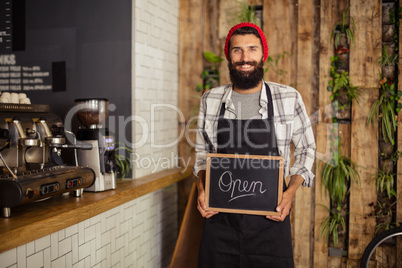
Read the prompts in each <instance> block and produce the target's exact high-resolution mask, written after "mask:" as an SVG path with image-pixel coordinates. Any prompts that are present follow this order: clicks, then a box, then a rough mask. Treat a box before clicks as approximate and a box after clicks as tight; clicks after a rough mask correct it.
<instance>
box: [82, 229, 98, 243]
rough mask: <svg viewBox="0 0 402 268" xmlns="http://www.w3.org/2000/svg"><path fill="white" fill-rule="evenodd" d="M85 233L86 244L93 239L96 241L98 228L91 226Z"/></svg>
mask: <svg viewBox="0 0 402 268" xmlns="http://www.w3.org/2000/svg"><path fill="white" fill-rule="evenodd" d="M84 233H85V243H87V242H89V241H91V240H92V239H95V235H96V226H95V225H91V226H89V227H87V228H85V230H84Z"/></svg>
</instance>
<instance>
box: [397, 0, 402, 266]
mask: <svg viewBox="0 0 402 268" xmlns="http://www.w3.org/2000/svg"><path fill="white" fill-rule="evenodd" d="M399 6H400V7H402V1H400V2H399ZM401 49H402V27H400V28H399V51H402V50H401ZM401 67H402V53H401V52H399V68H401ZM398 89H399V90H402V72H401V71H399V75H398ZM399 103H402V100H399ZM397 137H398V142H397V146H398V147H397V148H398V150H399V151H402V112H399V115H398V136H397ZM397 172H398V173H397V175H396V178H397V183H396V187H397V189H396V193H397V204H396V222H397V223H402V158H400V159H399V161H398V163H397ZM397 254H398V255H397V261H398V263H397V267H402V238H399V239H398V240H397Z"/></svg>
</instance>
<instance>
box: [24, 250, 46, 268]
mask: <svg viewBox="0 0 402 268" xmlns="http://www.w3.org/2000/svg"><path fill="white" fill-rule="evenodd" d="M40 267H43V251H39V252H38V253H35V254H33V255H31V256H29V257H28V258H27V268H40Z"/></svg>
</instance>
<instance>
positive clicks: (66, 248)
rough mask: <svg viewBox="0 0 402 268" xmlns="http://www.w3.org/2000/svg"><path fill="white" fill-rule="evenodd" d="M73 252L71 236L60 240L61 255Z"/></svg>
mask: <svg viewBox="0 0 402 268" xmlns="http://www.w3.org/2000/svg"><path fill="white" fill-rule="evenodd" d="M68 252H71V236H70V237H68V238H66V239H64V240H61V241H60V242H59V256H63V255H65V254H67V253H68Z"/></svg>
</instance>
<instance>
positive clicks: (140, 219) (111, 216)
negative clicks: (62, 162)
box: [0, 173, 188, 268]
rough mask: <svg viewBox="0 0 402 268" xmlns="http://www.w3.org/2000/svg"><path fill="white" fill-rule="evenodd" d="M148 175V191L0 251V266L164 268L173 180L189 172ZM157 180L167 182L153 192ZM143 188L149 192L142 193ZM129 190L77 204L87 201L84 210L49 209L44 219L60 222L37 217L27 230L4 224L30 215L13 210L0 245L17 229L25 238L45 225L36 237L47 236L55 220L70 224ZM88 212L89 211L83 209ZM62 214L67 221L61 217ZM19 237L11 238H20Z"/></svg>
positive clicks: (171, 239)
mask: <svg viewBox="0 0 402 268" xmlns="http://www.w3.org/2000/svg"><path fill="white" fill-rule="evenodd" d="M163 174H165V175H166V173H163ZM150 177H151V176H149V178H148V179H147V180H149V181H148V183H147V184H146V185H148V186H147V187H145V186H143V188H141V187H139V188H138V189H137V190H138V191H137V192H138V194H139V195H141V193H142V194H143V195H141V196H139V197H138V198H136V195H133V197H132V200H130V201H128V202H125V203H123V204H120V205H118V206H116V207H114V208H111V209H108V210H106V211H105V212H102V213H100V214H98V215H96V216H92V217H90V218H87V219H85V220H83V221H80V222H78V223H76V224H73V225H71V226H68V227H66V228H63V229H61V230H59V231H55V232H51V233H49V234H47V235H45V236H43V237H41V238H38V239H36V240H33V241H30V242H28V243H26V244H22V245H19V246H16V247H15V248H12V249H8V250H6V251H3V252H2V253H0V267H19V268H20V267H57V268H59V267H168V266H169V263H170V260H171V256H172V253H173V250H174V246H175V242H176V238H177V233H178V226H177V187H176V185H177V184H176V182H177V181H178V180H180V179H183V178H185V177H188V174H181V175H180V173H179V176H177V173H171V174H170V175H169V176H168V179H167V180H166V177H165V176H161V177H159V178H158V179H157V181H154V180H151V179H150ZM163 178H165V179H163ZM169 178H170V179H169ZM161 180H162V181H163V184H162V185H161V186H164V185H165V184H166V183H167V184H168V186H165V187H163V188H160V189H158V190H156V191H152V189H154V188H155V187H157V185H160V184H159V183H158V181H161ZM134 181H136V180H134ZM134 181H133V182H134ZM145 188H148V190H149V191H152V192H149V193H146V194H144V193H145V192H144V190H145ZM131 190H132V191H135V190H134V188H133V189H127V190H121V191H117V192H116V193H115V195H111V194H109V196H108V197H106V198H96V199H99V200H97V202H95V203H92V204H89V200H81V201H83V202H82V203H85V205H84V207H81V208H80V206H79V205H78V206H77V205H76V204H74V205H73V206H75V208H74V209H73V210H69V211H68V212H64V211H61V215H60V214H59V215H56V214H57V211H54V209H53V208H50V212H49V213H48V215H49V216H50V215H51V216H52V218H54V217H55V218H59V220H57V219H52V218H51V219H46V217H45V215H42V216H40V217H39V219H38V217H37V218H34V219H33V220H32V221H33V223H32V224H29V223H27V224H26V226H25V227H24V226H20V227H18V228H15V229H13V228H11V226H8V224H7V223H11V224H12V223H13V221H17V220H18V218H20V219H21V220H22V221H24V220H26V219H27V217H28V218H29V215H28V216H27V215H24V207H23V206H21V207H19V208H17V210H18V211H16V214H17V215H16V216H15V218H10V219H0V227H1V226H2V227H6V226H8V229H9V232H4V231H1V234H0V241H1V243H2V244H3V245H4V243H6V241H7V240H9V239H13V237H12V236H13V234H15V233H18V231H21V232H22V234H23V235H24V236H27V235H29V234H30V233H31V234H32V236H34V235H35V232H36V230H35V229H36V228H37V226H41V227H43V228H38V229H40V230H39V232H40V233H43V232H45V231H46V230H49V232H50V231H51V230H52V229H53V228H57V227H55V224H53V222H58V223H59V224H61V225H60V226H62V225H63V224H67V223H68V222H71V221H74V219H72V218H78V219H80V218H82V217H85V215H87V216H88V215H91V213H96V212H97V209H101V208H98V207H97V206H105V204H107V205H106V206H113V204H118V203H119V202H122V201H124V200H125V199H126V198H127V196H130V191H131ZM108 192H111V191H108ZM108 192H104V193H84V195H83V197H84V196H89V198H88V199H90V197H97V195H102V194H105V193H106V194H107V193H108ZM71 199H72V200H73V201H74V198H72V197H67V198H66V199H65V200H64V201H69V204H68V206H71V203H80V202H81V201H80V198H78V199H76V201H75V202H71ZM119 200H120V201H119ZM56 201H57V200H56ZM59 201H60V202H62V201H63V200H59ZM56 203H57V202H56ZM45 205H46V204H41V206H45ZM49 205H51V202H49ZM32 207H33V206H32V205H31V206H30V205H29V204H28V205H27V206H26V208H27V210H28V211H27V214H31V213H33V211H34V209H33V208H32ZM88 209H89V210H90V211H87V210H88ZM74 210H75V211H74ZM75 213H77V215H76V217H74V215H75ZM63 214H65V215H63ZM31 215H32V214H31ZM64 216H66V217H68V218H65V219H63V217H64ZM59 221H64V223H63V222H62V223H60V222H59ZM56 225H57V224H56ZM22 238H23V237H16V238H15V239H17V240H18V239H20V240H23V239H22ZM25 239H28V240H29V238H25ZM3 248H4V246H3Z"/></svg>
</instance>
